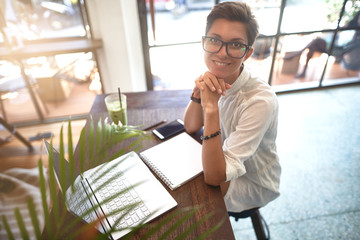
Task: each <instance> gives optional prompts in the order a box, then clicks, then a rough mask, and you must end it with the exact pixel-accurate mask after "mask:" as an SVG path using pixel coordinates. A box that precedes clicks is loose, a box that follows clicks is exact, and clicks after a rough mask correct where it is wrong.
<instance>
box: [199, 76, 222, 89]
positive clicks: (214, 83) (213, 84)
mask: <svg viewBox="0 0 360 240" xmlns="http://www.w3.org/2000/svg"><path fill="white" fill-rule="evenodd" d="M203 79H204V82H205V83H206V85H207V86H208V87H209V89H210V90H211V91H212V92H215V91H218V92H219V89H220V91H221V87H220V84H219V81H218V79H217V78H216V77H215V75H213V74H211V73H210V72H206V73H205V74H204V76H203ZM219 94H221V92H219Z"/></svg>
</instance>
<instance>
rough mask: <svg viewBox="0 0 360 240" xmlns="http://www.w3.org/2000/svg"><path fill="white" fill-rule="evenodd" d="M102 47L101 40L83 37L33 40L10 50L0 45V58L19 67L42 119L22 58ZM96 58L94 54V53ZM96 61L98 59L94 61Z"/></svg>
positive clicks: (85, 50)
mask: <svg viewBox="0 0 360 240" xmlns="http://www.w3.org/2000/svg"><path fill="white" fill-rule="evenodd" d="M101 47H102V41H101V40H92V39H85V38H74V39H62V40H58V41H48V42H46V41H33V42H30V43H28V42H27V43H24V47H22V48H20V49H17V50H11V49H9V48H7V47H5V46H0V60H6V61H11V62H15V63H16V64H17V65H18V66H19V67H20V69H21V74H22V76H23V78H24V81H25V84H26V87H27V88H28V91H29V93H30V97H31V100H32V102H33V103H34V107H35V110H36V112H37V114H38V116H39V118H40V121H43V120H44V115H43V113H42V111H41V108H40V104H39V102H38V100H37V98H36V96H35V93H34V91H33V89H32V87H31V84H30V79H29V77H28V75H27V74H26V69H25V66H24V64H23V62H22V61H23V60H24V59H28V58H32V57H42V56H55V55H58V54H67V53H78V52H93V53H95V50H96V49H98V48H101ZM95 60H96V54H95ZM96 62H98V61H96Z"/></svg>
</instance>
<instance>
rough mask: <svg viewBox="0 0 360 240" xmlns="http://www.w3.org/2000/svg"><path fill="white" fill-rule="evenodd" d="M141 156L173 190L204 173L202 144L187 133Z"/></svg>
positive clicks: (152, 148)
mask: <svg viewBox="0 0 360 240" xmlns="http://www.w3.org/2000/svg"><path fill="white" fill-rule="evenodd" d="M140 156H141V158H142V159H143V160H144V162H145V163H146V164H147V165H148V166H149V167H150V168H151V169H152V170H153V171H154V172H155V173H156V174H157V175H158V176H159V177H160V178H161V179H162V180H163V181H164V182H165V183H166V184H167V186H168V187H169V188H170V189H171V190H174V189H176V188H178V187H180V186H181V185H182V184H184V183H185V182H187V181H189V180H190V179H192V178H194V177H196V176H197V175H198V174H200V173H201V172H202V171H203V168H202V162H201V144H200V143H198V142H197V141H196V140H195V139H193V138H192V137H191V136H190V135H189V134H187V133H186V132H183V133H181V134H179V135H177V136H175V137H173V138H171V139H169V140H167V141H166V142H163V143H160V144H158V145H156V146H154V147H151V148H149V149H147V150H145V151H143V152H141V153H140Z"/></svg>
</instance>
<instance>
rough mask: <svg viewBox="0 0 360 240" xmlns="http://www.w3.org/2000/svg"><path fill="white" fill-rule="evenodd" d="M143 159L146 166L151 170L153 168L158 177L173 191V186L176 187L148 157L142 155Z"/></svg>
mask: <svg viewBox="0 0 360 240" xmlns="http://www.w3.org/2000/svg"><path fill="white" fill-rule="evenodd" d="M140 155H141V158H142V159H143V160H144V162H145V163H146V165H148V166H149V168H151V169H152V170H153V171H154V172H155V173H156V175H158V177H159V178H160V179H161V180H162V181H163V182H164V183H165V184H166V185H167V186H168V187H169V188H170V189H172V186H173V185H174V184H173V183H172V182H171V181H170V180H169V179H168V178H167V177H166V176H165V175H164V174H163V173H162V172H161V171H160V170H159V169H158V168H157V167H156V166H155V165H154V164H153V163H152V162H151V161H150V160H149V159H148V158H147V157H145V156H144V155H142V154H140Z"/></svg>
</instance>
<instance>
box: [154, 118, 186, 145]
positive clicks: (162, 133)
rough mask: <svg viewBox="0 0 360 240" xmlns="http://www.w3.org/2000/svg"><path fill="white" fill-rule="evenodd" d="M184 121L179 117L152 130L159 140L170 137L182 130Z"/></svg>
mask: <svg viewBox="0 0 360 240" xmlns="http://www.w3.org/2000/svg"><path fill="white" fill-rule="evenodd" d="M184 130H185V128H184V122H183V121H182V120H181V119H177V120H174V121H172V122H169V123H167V124H165V125H163V126H161V127H158V128H155V129H154V130H152V132H153V133H154V134H155V135H156V136H157V137H158V138H159V139H161V140H165V139H167V138H169V137H172V136H174V135H176V134H178V133H180V132H182V131H184Z"/></svg>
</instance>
